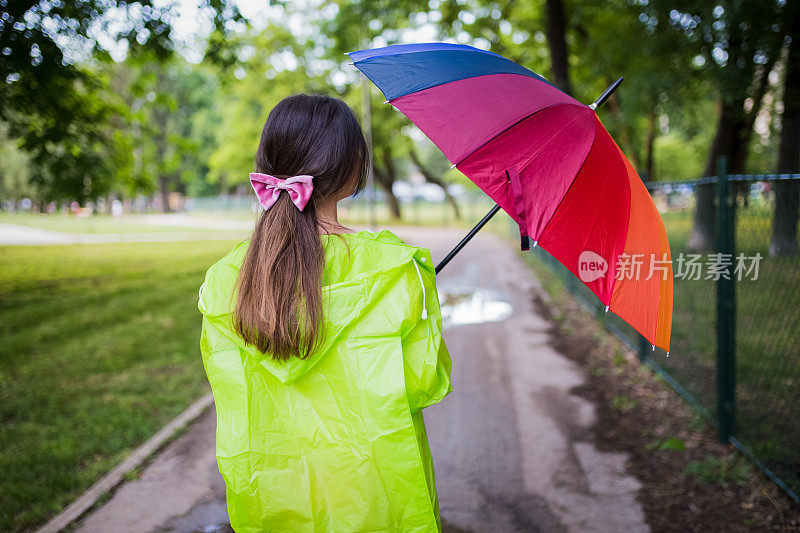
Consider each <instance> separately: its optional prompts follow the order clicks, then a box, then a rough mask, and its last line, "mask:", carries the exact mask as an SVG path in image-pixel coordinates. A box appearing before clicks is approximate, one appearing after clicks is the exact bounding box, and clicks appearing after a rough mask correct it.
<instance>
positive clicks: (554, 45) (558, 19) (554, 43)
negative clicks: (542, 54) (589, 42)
mask: <svg viewBox="0 0 800 533" xmlns="http://www.w3.org/2000/svg"><path fill="white" fill-rule="evenodd" d="M545 12H546V19H547V22H546V29H545V31H546V33H547V44H548V46H549V48H550V62H551V67H550V68H551V69H552V71H553V82H554V83H555V84H556V86H558V87H560V88H561V90H562V91H564V92H565V93H567V94H570V95H571V94H572V87H571V85H570V83H569V62H568V60H567V57H568V54H567V39H566V36H565V29H564V28H565V25H566V24H565V21H564V4H563V2H562V0H547V2H546V4H545Z"/></svg>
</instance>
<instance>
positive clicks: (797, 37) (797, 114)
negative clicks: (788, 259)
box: [769, 2, 800, 256]
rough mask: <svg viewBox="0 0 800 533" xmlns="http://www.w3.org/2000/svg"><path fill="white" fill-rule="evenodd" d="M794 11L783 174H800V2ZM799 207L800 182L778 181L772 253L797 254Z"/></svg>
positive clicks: (781, 151) (783, 132) (782, 149)
mask: <svg viewBox="0 0 800 533" xmlns="http://www.w3.org/2000/svg"><path fill="white" fill-rule="evenodd" d="M793 11H794V12H793V13H791V15H790V19H789V20H790V21H791V23H790V31H789V38H790V39H791V41H790V42H789V45H788V46H789V54H788V58H787V61H786V81H785V82H784V92H783V116H782V118H781V124H782V129H781V141H780V147H779V149H778V150H779V151H778V169H777V170H778V172H780V173H800V7H799V6H798V4H797V2H794V4H793ZM798 207H800V182H798V181H797V180H794V181H777V182H775V213H774V215H773V218H772V239H771V242H770V246H769V253H770V255H772V256H777V255H797V253H798V246H797V224H798V213H799V212H800V209H798Z"/></svg>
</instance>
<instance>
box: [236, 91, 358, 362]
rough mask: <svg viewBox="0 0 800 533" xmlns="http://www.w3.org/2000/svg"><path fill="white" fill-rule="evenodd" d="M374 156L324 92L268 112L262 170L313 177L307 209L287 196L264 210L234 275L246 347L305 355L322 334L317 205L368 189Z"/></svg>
mask: <svg viewBox="0 0 800 533" xmlns="http://www.w3.org/2000/svg"><path fill="white" fill-rule="evenodd" d="M368 165H369V154H368V147H367V143H366V141H365V139H364V134H363V133H362V131H361V127H360V125H359V123H358V120H357V119H356V116H355V114H354V113H353V111H352V109H350V107H349V106H348V105H347V104H345V103H344V102H343V101H342V100H339V99H338V98H334V97H331V96H327V95H324V94H295V95H292V96H288V97H286V98H284V99H283V100H281V101H280V102H279V103H278V104H277V105H276V106H275V107H274V108H273V109H272V111H270V113H269V116H268V117H267V121H266V124H264V129H263V131H262V133H261V141H260V142H259V145H258V151H257V152H256V159H255V169H256V172H261V173H265V174H271V175H273V176H276V177H279V178H286V177H290V176H295V175H299V174H309V175H311V176H313V177H314V178H313V186H314V190H313V192H312V193H311V197H310V199H309V201H308V203H307V204H306V206H305V208H304V209H303V211H300V210H299V209H298V208H297V207H296V206H295V205H294V204H293V203H292V201H291V199H290V197H289V194H288V193H283V192H282V193H281V194H280V195H279V196H278V200H277V202H275V204H274V205H272V207H270V208H269V209H267V210H265V211H264V212H262V213H261V217H260V218H259V220H258V222H257V223H256V227H255V230H254V231H253V235H252V238H251V240H250V244H249V247H248V249H247V253H246V255H245V258H244V262H243V264H242V267H241V269H240V270H239V275H238V278H237V280H236V289H237V292H238V296H237V298H236V307H235V310H234V320H233V322H234V327H235V329H236V332H237V333H239V335H241V336H242V338H243V339H244V340H245V342H246V343H247V344H250V345H253V346H256V347H257V348H258V349H259V350H260V351H262V352H265V353H269V354H270V355H271V356H272V357H274V358H275V359H278V360H282V361H283V360H286V359H288V358H289V357H292V356H296V357H300V358H301V359H304V358H306V357H308V356H309V355H310V354H311V353H312V351H313V350H314V348H315V346H316V343H317V342H318V341H319V340H320V338H321V337H322V336H323V335H324V327H323V322H322V275H323V269H324V267H325V253H324V250H323V248H322V242H321V239H320V236H319V227H318V223H317V206H319V205H321V203H322V202H324V201H326V200H329V201H333V200H335V199H338V198H343V197H345V196H347V195H348V194H347V193H350V195H355V194H357V193H358V192H360V191H361V190H363V189H364V185H365V183H366V175H367V168H368Z"/></svg>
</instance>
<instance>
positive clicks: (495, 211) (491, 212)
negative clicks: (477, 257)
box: [436, 204, 500, 274]
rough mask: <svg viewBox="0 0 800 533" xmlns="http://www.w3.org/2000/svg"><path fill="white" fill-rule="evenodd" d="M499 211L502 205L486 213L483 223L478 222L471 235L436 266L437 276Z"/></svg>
mask: <svg viewBox="0 0 800 533" xmlns="http://www.w3.org/2000/svg"><path fill="white" fill-rule="evenodd" d="M498 211H500V205H498V204H494V207H492V209H491V210H490V211H489V212H488V213H486V215H485V216H484V217H483V218H482V219H481V221H480V222H478V223H477V224H475V227H474V228H472V229H471V230H470V232H469V233H467V236H466V237H464V238H463V239H461V242H459V243H458V244H456V246H455V248H453V249H452V250H450V253H448V254H447V255H446V256H445V258H444V259H442V260H441V262H440V263H439V264H438V265H436V273H437V274H438V273H439V271H440V270H442V269H443V268H444V267H445V265H446V264H447V263H449V262H450V260H451V259H452V258H453V257H455V255H456V254H457V253H458V252H459V251H461V249H462V248H463V247H464V246H465V245H466V244H467V243H468V242H469V240H470V239H471V238H472V237H474V236H475V234H476V233H478V232H479V231H480V229H481V228H482V227H484V226H485V225H486V223H487V222H489V220H490V219H491V218H492V217H493V216H494V215H495V214H497V212H498Z"/></svg>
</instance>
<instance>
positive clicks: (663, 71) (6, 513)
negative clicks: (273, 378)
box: [0, 0, 800, 531]
mask: <svg viewBox="0 0 800 533" xmlns="http://www.w3.org/2000/svg"><path fill="white" fill-rule="evenodd" d="M797 4H798V2H796V1H795V2H791V1H784V0H781V1H779V0H763V1H756V0H750V1H744V2H740V1H736V2H734V1H727V0H725V1H712V2H708V1H702V0H609V1H605V2H594V1H589V0H547V1H544V0H543V1H535V2H514V1H513V0H492V1H489V0H424V1H421V0H392V1H385V0H355V1H344V0H340V1H323V0H298V1H278V0H273V1H270V2H263V1H256V0H253V1H247V0H177V1H170V0H160V1H155V0H131V1H127V2H123V1H117V0H80V1H67V0H40V1H35V0H0V77H1V78H0V335H2V342H1V343H0V530H3V531H19V530H26V529H30V528H33V527H36V526H37V525H41V524H42V523H44V522H45V521H47V519H49V518H51V517H52V516H53V515H55V514H56V513H58V512H59V510H61V509H62V508H63V507H64V506H65V505H67V504H69V503H70V502H71V501H72V500H74V499H75V498H76V497H77V496H78V495H79V494H81V492H82V491H84V490H85V489H86V488H87V487H88V486H90V485H91V484H92V483H93V482H95V481H96V480H97V479H98V478H99V477H100V476H102V475H103V474H104V473H106V472H107V471H108V470H109V469H110V468H112V467H113V466H114V465H116V464H117V463H119V461H120V460H121V459H122V458H124V457H125V456H126V455H127V454H128V453H130V451H131V450H132V449H133V448H135V447H136V446H138V445H139V444H141V443H142V442H143V441H145V440H146V439H147V438H149V437H150V436H152V435H153V433H154V432H155V431H157V430H158V429H159V428H160V427H162V426H163V425H164V424H165V423H167V422H168V421H169V420H171V419H172V418H173V417H175V416H176V415H177V414H179V413H180V412H181V411H183V410H184V409H185V408H186V406H187V405H189V404H190V403H191V402H192V401H193V400H194V399H196V398H197V397H199V396H200V395H201V394H203V392H204V391H206V390H207V384H206V381H205V376H204V374H203V369H202V364H201V360H200V357H199V353H198V339H199V328H200V321H199V315H198V314H197V311H196V308H195V305H196V297H197V289H198V287H199V286H200V284H201V283H202V279H203V274H204V273H205V270H206V269H207V268H208V266H210V264H211V263H213V262H214V261H215V260H216V259H217V258H219V257H220V256H222V255H223V254H224V253H226V252H227V251H228V250H230V248H231V247H232V246H233V245H234V244H235V243H236V242H237V241H238V240H241V239H245V238H247V237H248V231H249V229H250V228H251V227H252V224H253V221H254V220H255V217H256V216H257V214H258V209H256V208H257V207H258V206H257V204H256V203H255V201H254V200H255V199H254V196H253V195H252V191H251V189H250V186H249V183H248V181H247V175H248V173H249V172H250V171H252V170H253V158H254V154H255V149H256V146H257V143H258V139H259V136H260V132H261V128H262V127H263V124H264V121H265V119H266V116H267V114H268V113H269V111H270V109H271V108H272V106H273V105H274V104H276V103H277V102H278V101H279V100H280V99H282V98H283V97H285V96H287V95H288V94H291V93H296V92H326V93H329V94H332V95H335V96H338V97H340V98H342V99H344V100H345V101H347V102H348V103H349V104H350V105H351V106H352V107H353V109H354V110H356V111H357V112H358V113H359V115H360V116H361V117H362V123H363V124H365V127H367V125H369V131H370V134H371V141H372V147H373V166H372V168H373V184H372V186H371V187H370V188H368V189H367V191H365V193H363V194H362V195H361V196H360V197H358V198H351V199H348V200H346V201H345V202H343V204H342V212H341V213H340V220H341V221H342V222H343V223H344V224H346V225H351V226H359V227H370V226H385V225H387V224H414V225H436V226H441V225H446V226H459V227H464V228H468V227H471V226H472V225H473V224H474V223H475V222H477V220H479V219H480V218H481V217H482V216H483V215H484V214H485V213H486V211H488V210H489V209H490V208H491V206H492V203H491V202H490V201H489V199H488V198H487V197H486V196H485V195H484V194H483V193H482V192H480V191H479V190H477V189H476V188H475V187H474V185H472V184H471V182H470V181H469V180H468V179H466V178H465V177H464V176H463V175H462V174H461V173H460V172H459V171H458V170H457V169H450V168H449V166H450V165H449V162H448V161H447V160H446V159H445V158H444V156H443V155H442V154H441V153H440V152H439V151H438V149H437V148H436V147H435V146H434V145H433V144H432V143H431V142H430V141H428V140H427V138H426V137H425V136H424V135H423V134H422V133H421V132H420V131H419V130H418V129H416V127H414V126H413V125H412V124H411V123H410V122H409V121H408V120H407V119H406V118H405V117H404V116H403V115H402V114H401V113H400V112H398V111H397V110H395V109H394V108H393V107H391V106H389V105H385V104H384V103H383V100H384V98H383V95H382V94H380V91H378V90H377V89H376V88H375V87H370V86H369V84H367V83H364V80H363V78H362V77H361V76H360V75H359V74H358V71H357V70H356V69H355V68H354V67H353V66H352V65H351V64H350V62H349V58H348V57H346V56H345V55H344V53H345V52H349V51H354V50H359V49H364V48H373V47H378V46H385V45H391V44H399V43H408V42H426V41H447V42H458V43H463V44H470V45H472V46H475V47H478V48H482V49H486V50H491V51H492V52H496V53H499V54H501V55H504V56H505V57H507V58H509V59H511V60H514V61H516V62H518V63H520V64H521V65H523V66H525V67H527V68H529V69H531V70H533V71H534V72H536V73H538V74H541V75H542V76H544V77H545V78H546V79H548V80H549V81H551V82H552V83H554V84H555V85H557V86H559V87H561V88H562V89H563V90H564V91H566V92H568V93H569V94H571V95H573V96H574V97H575V98H576V99H578V100H579V101H581V102H584V103H587V104H588V103H590V102H592V101H594V100H595V99H596V98H597V96H599V95H600V93H601V92H602V91H603V90H604V89H605V88H606V87H607V86H608V85H609V84H610V83H611V82H613V81H614V80H615V79H616V78H618V77H620V76H622V77H624V79H625V81H624V83H623V84H622V85H621V87H620V88H619V89H617V91H616V92H615V93H614V94H613V95H612V96H611V98H610V99H609V100H608V101H607V102H606V103H605V104H604V105H603V106H602V107H601V108H600V109H598V115H599V117H600V119H601V121H602V122H603V124H604V125H605V126H606V128H607V129H608V130H609V131H610V133H611V134H612V136H613V137H614V139H615V140H616V141H617V143H618V144H619V146H620V148H621V149H622V150H623V152H624V153H625V154H626V156H627V157H628V158H629V160H630V161H631V163H632V164H633V165H634V167H635V168H636V169H637V171H638V173H639V174H640V176H641V177H642V179H643V180H645V181H646V182H647V184H648V187H649V188H650V190H651V192H652V194H653V198H654V200H655V201H656V205H657V206H658V208H659V210H660V211H661V213H662V216H663V219H664V221H665V224H666V226H667V232H668V235H669V239H670V242H671V246H672V254H673V258H675V257H676V256H677V255H678V254H679V253H681V252H687V253H689V252H692V253H711V252H714V251H718V250H719V248H718V244H719V238H720V235H719V224H718V220H719V216H718V215H719V209H720V204H719V194H718V192H719V191H718V189H719V188H718V182H719V174H720V169H719V167H718V164H719V162H720V158H723V159H722V160H723V161H725V162H726V168H725V169H724V170H725V173H726V175H730V179H731V195H730V197H731V198H732V199H733V200H732V205H733V206H735V211H734V218H735V220H736V226H735V228H734V229H733V231H734V233H735V242H736V247H737V251H743V252H746V253H748V254H749V255H753V254H757V253H758V254H761V257H763V260H762V261H761V264H760V268H761V271H760V277H759V278H758V280H757V281H748V280H745V281H741V282H738V288H737V292H736V296H735V297H736V309H737V314H736V315H735V316H734V317H733V318H734V321H735V324H736V325H737V327H736V330H737V332H738V335H737V337H736V343H735V348H736V354H735V355H736V356H737V358H736V359H735V360H734V363H733V364H734V366H735V369H736V374H737V378H738V380H737V381H736V383H735V384H734V387H735V395H736V401H737V403H736V405H737V408H738V411H737V415H738V418H737V419H736V427H735V431H732V432H730V434H729V435H728V437H729V438H732V439H733V440H734V441H735V443H734V444H737V443H738V444H739V445H740V446H741V447H742V449H743V450H745V451H746V452H747V453H750V454H752V456H753V457H754V458H755V459H757V460H758V461H759V464H760V465H761V467H762V468H764V469H765V470H766V471H768V472H769V474H770V475H772V476H773V478H774V479H775V481H776V482H778V483H780V484H781V485H782V486H783V487H784V489H785V490H786V491H787V494H790V495H791V494H796V493H797V492H798V491H799V490H800V449H799V448H800V447H798V445H797V442H798V439H799V438H800V351H799V350H800V348H798V346H800V257H798V203H799V202H800V180H798V179H797V176H796V175H797V174H798V173H799V172H800V20H799V19H798V16H800V14H799V13H800V9H798V7H797ZM367 103H368V105H365V104H367ZM792 175H795V177H794V178H792ZM509 221H510V219H509V218H508V217H507V216H505V215H504V214H502V213H501V214H500V215H498V217H496V219H495V220H493V221H492V227H491V228H490V230H493V231H497V232H499V233H502V234H504V235H505V234H508V233H509V231H508V229H509V228H508V225H507V223H508V222H509ZM511 229H512V230H513V228H511ZM55 243H62V244H70V245H69V246H55V245H54V244H55ZM16 244H28V245H29V246H16ZM530 257H531V258H532V261H533V263H535V264H534V267H535V268H543V269H542V270H541V271H540V273H541V275H543V276H545V275H547V274H545V272H550V273H555V274H557V275H559V276H561V277H562V280H563V283H564V285H565V289H566V290H572V291H573V292H575V293H576V294H578V295H579V296H580V294H579V293H580V286H578V285H575V284H574V283H573V282H572V281H570V280H569V279H567V278H566V277H564V276H563V271H559V270H558V269H559V265H555V264H552V262H551V261H548V257H547V254H546V252H543V251H541V250H538V249H537V250H535V251H534V252H533V253H531V254H530ZM544 267H546V268H544ZM715 288H716V284H715V281H714V280H706V279H703V280H677V279H676V285H675V291H676V292H675V295H676V297H675V298H676V299H675V318H674V332H673V345H674V348H673V350H672V352H671V356H670V358H669V359H667V357H666V354H665V353H662V352H654V353H652V354H650V355H648V356H647V358H649V362H650V363H651V364H653V365H654V366H655V367H657V368H659V369H661V370H662V371H663V373H664V375H665V376H666V377H667V378H668V379H670V380H672V381H673V382H674V385H675V386H676V387H677V388H679V389H681V390H682V391H683V392H684V393H685V397H686V398H687V399H688V400H689V401H690V402H692V403H693V404H694V405H695V406H696V407H697V408H699V409H700V410H701V411H703V412H704V413H706V415H707V416H708V419H709V421H710V422H711V423H718V421H719V412H718V406H719V405H720V402H719V396H718V394H719V390H718V380H717V372H718V367H717V362H718V355H719V353H718V352H719V350H718V337H717V335H716V334H715V331H716V329H715V328H716V325H715V324H716V323H717V322H716V320H718V315H717V314H716V300H715ZM584 296H585V298H586V300H587V302H588V303H587V305H596V303H597V302H595V301H590V300H591V295H584ZM598 319H599V320H603V321H606V322H613V317H610V318H606V317H602V316H601V317H599V318H598ZM609 327H610V328H616V329H615V331H616V332H617V333H618V334H619V335H620V336H621V337H623V338H625V339H627V341H629V342H630V344H631V345H632V346H637V347H639V346H640V345H641V342H640V338H639V337H638V334H636V333H635V332H632V331H628V330H625V331H621V329H624V325H621V324H614V323H609ZM644 348H646V349H649V346H645V347H644ZM643 358H645V356H644V354H643Z"/></svg>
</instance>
